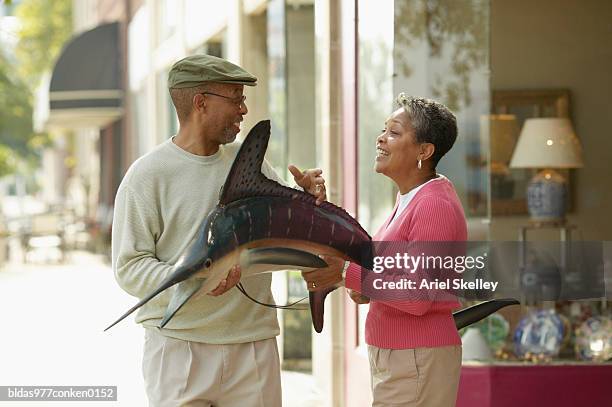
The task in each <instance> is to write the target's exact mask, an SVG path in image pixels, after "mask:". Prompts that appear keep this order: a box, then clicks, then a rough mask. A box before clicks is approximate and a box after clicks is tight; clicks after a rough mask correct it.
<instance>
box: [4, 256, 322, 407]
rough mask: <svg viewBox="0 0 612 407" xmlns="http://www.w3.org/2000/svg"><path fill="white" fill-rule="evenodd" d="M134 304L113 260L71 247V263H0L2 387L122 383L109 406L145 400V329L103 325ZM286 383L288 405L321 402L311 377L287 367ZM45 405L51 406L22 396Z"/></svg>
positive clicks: (135, 405) (310, 406)
mask: <svg viewBox="0 0 612 407" xmlns="http://www.w3.org/2000/svg"><path fill="white" fill-rule="evenodd" d="M133 304H134V298H133V297H131V296H129V295H128V294H126V293H125V292H123V291H122V290H121V289H120V288H119V287H118V286H117V284H116V283H115V280H114V278H113V276H112V272H111V270H110V268H109V266H107V265H105V264H104V263H103V262H102V260H101V258H100V257H97V256H95V255H92V254H90V253H86V252H73V253H71V256H70V260H69V263H67V264H28V265H21V264H16V263H9V264H7V265H5V266H4V267H3V268H0V319H1V321H2V328H1V329H0V366H1V368H0V385H24V386H26V385H30V386H33V385H41V386H45V385H66V386H67V385H83V386H85V385H91V386H93V385H97V386H101V385H104V386H117V388H118V391H117V392H118V401H117V402H116V403H103V404H104V405H105V406H106V405H113V406H126V407H127V406H129V407H138V406H146V405H147V402H146V397H145V394H144V390H143V389H144V384H143V380H142V373H141V358H142V345H143V336H144V333H143V331H142V328H141V327H140V326H138V325H136V324H134V323H133V318H128V319H127V320H126V321H124V323H122V324H121V325H120V326H117V327H115V328H114V329H113V330H112V331H109V332H106V333H104V332H103V331H102V330H103V328H104V327H105V326H106V325H107V324H108V322H109V321H111V320H112V319H113V318H115V317H116V316H117V315H120V314H122V313H123V312H124V311H125V310H126V309H128V308H129V307H130V306H132V305H133ZM282 381H283V405H284V406H291V407H314V406H317V405H318V404H319V403H318V402H317V395H316V392H315V390H314V388H315V386H314V380H313V378H312V376H311V375H307V374H303V373H296V372H283V373H282ZM69 404H70V406H75V407H76V406H100V405H101V404H100V402H82V403H77V402H70V403H69ZM3 405H8V404H7V403H4V402H0V406H3ZM42 405H49V404H48V403H44V402H38V403H29V402H19V406H22V407H26V406H42Z"/></svg>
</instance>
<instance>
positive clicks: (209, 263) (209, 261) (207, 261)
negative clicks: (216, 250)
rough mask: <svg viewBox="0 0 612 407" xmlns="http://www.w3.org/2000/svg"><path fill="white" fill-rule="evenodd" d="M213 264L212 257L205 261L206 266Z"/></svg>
mask: <svg viewBox="0 0 612 407" xmlns="http://www.w3.org/2000/svg"><path fill="white" fill-rule="evenodd" d="M211 265H212V260H211V258H210V257H209V258H207V259H206V261H205V262H204V267H205V268H209V267H210V266H211Z"/></svg>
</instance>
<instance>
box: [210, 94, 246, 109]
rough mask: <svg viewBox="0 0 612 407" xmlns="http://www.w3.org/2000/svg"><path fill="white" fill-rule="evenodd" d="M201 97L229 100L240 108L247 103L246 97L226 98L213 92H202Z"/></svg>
mask: <svg viewBox="0 0 612 407" xmlns="http://www.w3.org/2000/svg"><path fill="white" fill-rule="evenodd" d="M201 95H213V96H218V97H220V98H223V99H227V100H229V101H230V102H232V103H235V104H236V105H237V106H238V107H241V106H242V104H243V103H244V102H245V101H246V96H244V95H242V96H239V97H237V98H232V97H229V96H225V95H219V94H218V93H213V92H202V93H201Z"/></svg>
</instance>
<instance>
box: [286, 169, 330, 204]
mask: <svg viewBox="0 0 612 407" xmlns="http://www.w3.org/2000/svg"><path fill="white" fill-rule="evenodd" d="M288 168H289V171H290V172H291V175H293V179H294V180H295V183H296V184H298V185H299V186H300V187H302V188H304V191H306V192H308V193H309V194H310V195H314V196H315V197H316V198H317V205H320V204H321V202H323V201H325V200H326V199H327V194H326V192H325V179H324V178H323V177H322V176H321V174H323V171H322V170H321V169H319V168H315V169H311V170H306V171H300V170H299V169H298V168H297V167H296V166H295V165H290V166H289V167H288Z"/></svg>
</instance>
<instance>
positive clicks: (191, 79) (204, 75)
mask: <svg viewBox="0 0 612 407" xmlns="http://www.w3.org/2000/svg"><path fill="white" fill-rule="evenodd" d="M204 82H217V83H234V84H237V85H247V86H255V85H256V84H257V78H256V77H255V76H253V75H251V74H250V73H249V72H247V71H246V70H244V69H242V68H241V67H239V66H238V65H236V64H232V63H231V62H229V61H226V60H225V59H221V58H217V57H213V56H212V55H191V56H188V57H186V58H183V59H181V60H180V61H178V62H176V63H175V64H174V65H172V68H170V72H168V87H169V88H193V87H194V86H198V85H201V84H202V83H204Z"/></svg>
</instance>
